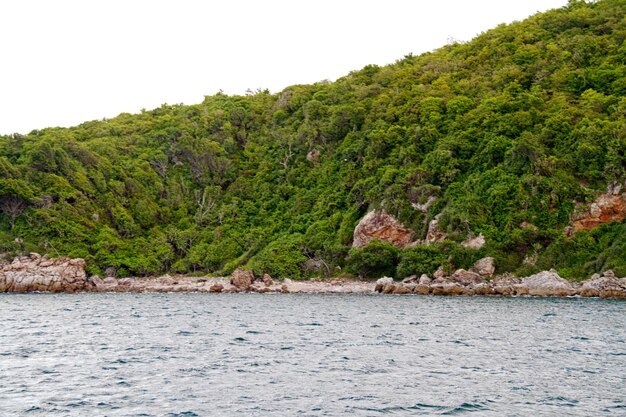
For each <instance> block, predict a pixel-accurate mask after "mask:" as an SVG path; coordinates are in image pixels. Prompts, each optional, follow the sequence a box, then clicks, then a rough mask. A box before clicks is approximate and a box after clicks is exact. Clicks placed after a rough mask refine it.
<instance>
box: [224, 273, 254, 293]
mask: <svg viewBox="0 0 626 417" xmlns="http://www.w3.org/2000/svg"><path fill="white" fill-rule="evenodd" d="M253 282H254V274H253V273H252V271H248V270H246V269H241V268H237V269H235V271H233V273H232V275H231V277H230V283H231V284H232V285H234V286H235V287H236V288H238V289H240V290H246V289H248V288H249V287H250V286H251V285H252V283H253Z"/></svg>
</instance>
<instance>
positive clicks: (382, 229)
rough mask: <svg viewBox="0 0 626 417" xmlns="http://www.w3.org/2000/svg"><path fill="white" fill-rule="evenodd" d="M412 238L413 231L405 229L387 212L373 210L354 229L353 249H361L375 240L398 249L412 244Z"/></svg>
mask: <svg viewBox="0 0 626 417" xmlns="http://www.w3.org/2000/svg"><path fill="white" fill-rule="evenodd" d="M412 236H413V231H412V230H410V229H407V228H406V227H404V226H403V225H402V223H400V222H399V221H398V220H397V219H396V218H395V217H393V216H392V215H390V214H387V212H385V210H380V211H378V210H372V211H370V212H369V213H367V214H366V215H365V217H363V218H362V219H361V221H360V222H359V224H357V226H356V228H355V229H354V236H353V240H352V247H353V248H361V247H363V246H365V245H367V244H368V243H369V242H370V241H372V240H374V239H378V240H381V241H383V242H389V243H391V244H392V245H394V246H398V247H407V246H409V245H410V244H411V243H412V240H411V238H412Z"/></svg>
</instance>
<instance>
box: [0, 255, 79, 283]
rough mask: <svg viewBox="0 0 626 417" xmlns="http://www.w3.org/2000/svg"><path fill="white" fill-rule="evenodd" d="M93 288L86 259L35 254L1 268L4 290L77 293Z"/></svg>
mask: <svg viewBox="0 0 626 417" xmlns="http://www.w3.org/2000/svg"><path fill="white" fill-rule="evenodd" d="M90 288H91V283H90V282H89V281H87V275H86V274H85V261H84V260H82V259H70V258H65V257H63V258H57V259H48V257H47V256H41V255H39V254H37V253H31V254H30V256H20V257H17V258H15V259H14V260H13V262H11V263H10V264H7V265H4V266H3V267H2V269H0V292H32V291H47V292H76V291H84V290H89V289H90Z"/></svg>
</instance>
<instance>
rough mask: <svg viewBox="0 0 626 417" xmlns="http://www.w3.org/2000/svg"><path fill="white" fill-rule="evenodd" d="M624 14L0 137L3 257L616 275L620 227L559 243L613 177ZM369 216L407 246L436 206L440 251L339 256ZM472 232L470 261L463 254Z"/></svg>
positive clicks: (513, 30) (500, 32)
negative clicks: (398, 227) (481, 260)
mask: <svg viewBox="0 0 626 417" xmlns="http://www.w3.org/2000/svg"><path fill="white" fill-rule="evenodd" d="M624 15H626V4H625V3H624V1H623V0H600V1H596V2H585V1H572V2H570V3H569V4H568V5H567V6H566V7H563V8H561V9H557V10H552V11H549V12H547V13H542V14H537V15H534V16H532V17H530V18H529V19H527V20H525V21H523V22H516V23H513V24H510V25H500V26H498V27H497V28H495V29H493V30H490V31H487V32H485V33H483V34H481V35H479V36H477V37H476V38H475V39H473V40H472V41H470V42H467V43H464V44H460V43H455V44H452V45H447V46H445V47H443V48H441V49H439V50H436V51H434V52H431V53H427V54H424V55H421V56H413V55H409V56H406V57H404V58H403V59H401V60H399V61H397V62H396V63H395V64H392V65H388V66H385V67H378V66H374V65H371V66H367V67H365V68H363V69H362V70H360V71H354V72H352V73H350V74H349V75H347V76H346V77H343V78H341V79H339V80H337V81H336V82H332V83H330V82H320V83H316V84H312V85H297V86H292V87H288V88H286V89H285V90H284V91H282V92H280V93H278V94H270V93H269V92H268V91H257V92H254V93H250V94H247V95H245V96H227V95H225V94H221V93H220V94H216V95H214V96H207V97H205V99H204V101H203V102H202V103H199V104H196V105H191V106H184V105H174V106H168V105H163V106H161V107H159V108H157V109H154V110H150V111H142V112H141V113H140V114H135V115H131V114H126V113H124V114H120V115H119V116H117V117H115V118H113V119H109V120H100V121H91V122H87V123H84V124H82V125H80V126H76V127H72V128H67V129H64V128H50V129H43V130H37V131H33V132H31V133H30V134H28V135H17V134H16V135H8V136H0V244H1V245H2V249H1V251H2V252H3V253H4V252H7V253H11V254H13V253H19V252H24V251H29V250H36V251H40V252H49V253H51V254H52V255H70V254H71V255H72V256H82V257H85V258H86V259H87V261H88V263H89V268H90V271H95V272H98V271H103V270H104V269H106V268H107V267H109V266H113V267H116V268H118V271H119V272H120V273H122V274H124V273H126V274H132V275H146V274H159V273H162V272H165V271H176V272H181V273H189V272H195V271H206V272H230V271H232V270H233V269H234V268H236V267H238V266H241V265H246V264H249V265H250V266H254V268H255V269H257V270H258V271H263V272H269V273H271V274H272V275H275V276H293V277H300V276H302V275H303V272H302V266H303V263H304V262H306V260H307V259H317V260H322V261H323V262H324V263H325V264H326V265H328V266H329V269H331V270H333V269H334V267H335V266H341V267H343V266H348V270H349V271H351V272H352V273H354V274H357V275H362V276H371V277H374V276H379V275H383V274H387V275H396V268H397V275H399V276H402V275H404V274H413V273H418V272H419V271H431V272H432V270H433V268H435V267H436V266H439V265H438V264H443V265H444V266H445V267H447V268H452V267H464V268H467V267H468V266H471V263H473V261H474V260H475V259H476V258H477V257H479V256H487V255H490V256H494V257H495V258H496V262H497V266H498V270H499V271H522V269H520V268H526V269H527V270H531V269H533V268H539V267H546V268H548V267H552V266H557V267H559V268H560V270H562V271H563V273H564V274H565V275H567V276H569V277H572V278H579V277H583V276H587V275H589V274H590V273H593V272H598V271H600V270H601V269H602V268H614V269H616V270H618V271H622V272H620V273H621V274H626V271H624V270H623V268H624V265H623V261H622V260H621V259H622V258H623V256H622V258H620V253H623V241H622V239H621V236H622V235H620V233H621V232H622V231H623V225H620V224H612V225H606V226H603V227H601V228H600V229H598V231H593V232H589V233H581V234H576V235H575V236H573V237H571V238H566V237H565V236H564V235H563V230H564V228H565V226H567V225H568V224H569V223H570V218H571V216H572V213H573V211H574V207H575V206H576V204H577V203H589V202H591V201H593V199H594V198H595V196H597V195H598V194H599V193H602V192H605V190H606V187H607V185H608V184H613V183H616V184H623V183H624V182H625V180H626V122H625V120H626V97H625V96H626V82H625V81H624V80H626V47H625V46H624V40H625V39H626V29H625V28H624V22H623V16H624ZM427 203H428V204H427ZM414 207H422V209H419V210H417V209H415V208H414ZM371 208H384V209H385V210H387V211H388V212H389V213H391V214H393V215H394V216H396V217H397V218H398V219H400V220H401V221H402V222H403V224H404V225H405V226H407V227H410V228H411V229H412V230H413V231H414V232H415V235H416V238H424V237H425V235H426V232H427V230H428V222H429V221H430V220H432V219H433V218H434V217H435V216H436V215H440V216H439V227H440V229H442V230H443V231H445V232H446V233H447V235H448V242H445V243H443V244H441V245H435V246H433V247H429V248H422V247H416V248H414V249H407V250H405V251H400V250H398V249H396V248H393V247H389V245H386V244H382V243H373V244H371V245H369V246H368V247H366V248H362V249H358V250H354V249H353V250H350V247H351V244H352V234H353V231H354V227H355V225H356V224H357V223H358V221H359V219H360V218H362V217H363V215H364V214H365V213H366V212H367V211H368V210H370V209H371ZM522 225H531V226H530V227H529V226H522ZM478 233H482V234H483V235H484V236H485V238H486V240H487V242H488V245H487V246H486V247H485V248H484V249H482V250H481V251H470V250H465V249H463V248H462V246H460V245H459V242H461V241H462V240H464V239H465V238H466V237H467V236H469V235H477V234H478ZM16 238H18V241H20V242H22V243H19V244H18V243H16V241H15V239H16ZM620 251H621V252H620ZM530 255H533V256H535V255H536V257H537V258H538V261H537V262H538V263H537V265H536V266H522V267H521V265H522V261H523V259H524V258H525V257H527V256H530ZM444 258H445V259H444ZM435 265H436V266H435Z"/></svg>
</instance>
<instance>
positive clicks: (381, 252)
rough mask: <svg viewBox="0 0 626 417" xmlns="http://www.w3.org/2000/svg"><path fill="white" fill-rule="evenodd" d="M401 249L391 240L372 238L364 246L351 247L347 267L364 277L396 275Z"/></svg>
mask: <svg viewBox="0 0 626 417" xmlns="http://www.w3.org/2000/svg"><path fill="white" fill-rule="evenodd" d="M398 255H399V250H398V248H396V247H395V246H393V245H392V244H391V243H389V242H381V241H379V240H372V241H371V242H369V243H368V244H367V245H365V246H363V247H362V248H353V249H350V252H349V255H348V259H347V261H346V262H347V265H346V266H347V268H348V271H350V272H351V273H353V274H356V275H358V276H359V277H362V278H379V277H382V276H383V275H384V276H390V277H395V276H396V265H397V264H398Z"/></svg>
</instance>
